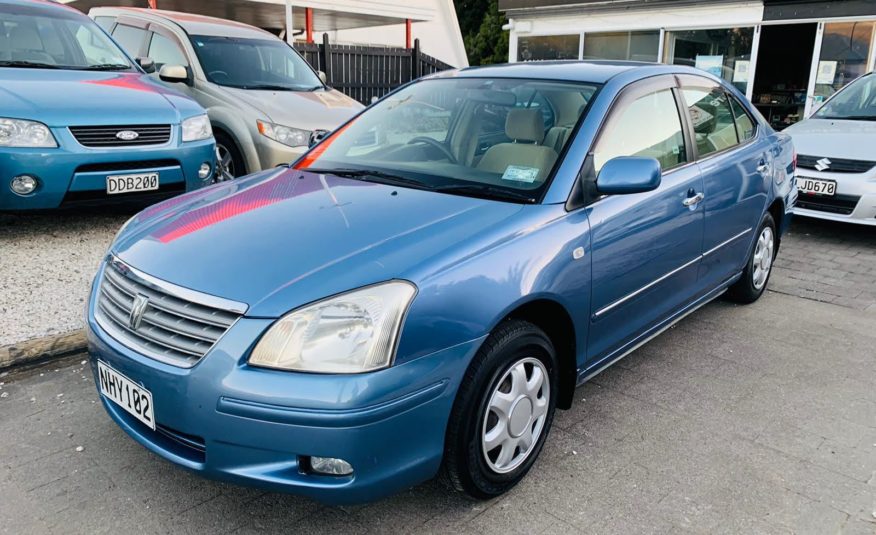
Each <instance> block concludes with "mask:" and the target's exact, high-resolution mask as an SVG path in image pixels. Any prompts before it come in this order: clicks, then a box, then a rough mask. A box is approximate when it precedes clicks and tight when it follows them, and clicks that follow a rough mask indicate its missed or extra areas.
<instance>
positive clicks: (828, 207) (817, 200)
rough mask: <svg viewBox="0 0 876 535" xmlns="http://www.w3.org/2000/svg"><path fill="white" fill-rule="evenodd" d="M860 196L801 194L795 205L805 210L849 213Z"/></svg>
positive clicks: (853, 209) (852, 210)
mask: <svg viewBox="0 0 876 535" xmlns="http://www.w3.org/2000/svg"><path fill="white" fill-rule="evenodd" d="M860 199H861V198H860V197H858V196H856V195H834V196H833V197H820V196H818V195H803V194H801V195H800V196H798V197H797V206H798V207H799V208H805V209H807V210H818V211H819V212H830V213H832V214H842V215H849V214H851V213H852V212H854V211H855V207H856V206H857V205H858V201H859V200H860Z"/></svg>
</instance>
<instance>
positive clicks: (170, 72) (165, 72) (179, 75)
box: [158, 65, 189, 84]
mask: <svg viewBox="0 0 876 535" xmlns="http://www.w3.org/2000/svg"><path fill="white" fill-rule="evenodd" d="M158 77H159V78H161V81H163V82H169V83H183V84H187V83H188V82H189V71H188V70H186V68H185V67H183V66H182V65H164V66H162V67H161V70H160V71H158Z"/></svg>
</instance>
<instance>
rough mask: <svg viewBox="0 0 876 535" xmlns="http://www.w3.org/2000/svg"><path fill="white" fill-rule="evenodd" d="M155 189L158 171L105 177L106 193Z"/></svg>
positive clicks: (113, 193)
mask: <svg viewBox="0 0 876 535" xmlns="http://www.w3.org/2000/svg"><path fill="white" fill-rule="evenodd" d="M156 189H158V173H146V174H143V175H112V176H108V177H106V192H107V195H115V194H116V193H129V192H131V191H152V190H156Z"/></svg>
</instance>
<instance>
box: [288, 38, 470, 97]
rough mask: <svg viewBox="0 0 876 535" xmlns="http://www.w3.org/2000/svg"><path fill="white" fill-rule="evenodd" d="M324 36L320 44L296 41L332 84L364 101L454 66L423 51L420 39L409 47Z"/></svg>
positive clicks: (305, 57) (296, 44) (298, 47)
mask: <svg viewBox="0 0 876 535" xmlns="http://www.w3.org/2000/svg"><path fill="white" fill-rule="evenodd" d="M322 37H323V38H322V43H320V44H317V43H295V49H296V50H297V51H298V52H299V53H300V54H301V55H302V56H304V59H306V60H307V62H308V63H310V65H312V66H313V68H314V69H316V70H319V71H323V72H324V73H325V76H326V81H327V83H328V85H329V86H331V87H334V88H335V89H337V90H339V91H342V92H343V93H345V94H347V95H349V96H350V97H352V98H354V99H356V100H358V101H359V102H361V103H363V104H369V103H370V102H371V99H372V98H373V97H377V98H380V97H382V96H383V95H385V94H386V93H389V92H390V91H392V90H393V89H395V88H396V87H398V86H400V85H402V84H405V83H407V82H410V81H411V80H416V79H417V78H419V77H420V76H424V75H427V74H432V73H434V72H439V71H443V70H447V69H452V68H453V67H451V66H450V65H448V64H446V63H444V62H443V61H441V60H438V59H436V58H433V57H432V56H428V55H426V54H423V53H422V51H421V50H420V40H419V39H415V40H414V47H413V48H410V49H409V48H395V47H382V46H360V45H339V44H331V43H329V40H328V35H327V34H323V36H322Z"/></svg>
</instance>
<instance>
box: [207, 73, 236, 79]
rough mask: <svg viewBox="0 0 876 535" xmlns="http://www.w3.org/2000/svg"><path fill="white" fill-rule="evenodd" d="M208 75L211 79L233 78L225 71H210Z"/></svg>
mask: <svg viewBox="0 0 876 535" xmlns="http://www.w3.org/2000/svg"><path fill="white" fill-rule="evenodd" d="M207 74H208V75H210V78H213V79H216V78H217V77H220V78H221V77H222V76H224V77H225V79H226V80H228V79H229V78H231V77H230V76H228V73H227V72H225V71H210V72H208V73H207Z"/></svg>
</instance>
